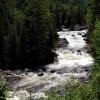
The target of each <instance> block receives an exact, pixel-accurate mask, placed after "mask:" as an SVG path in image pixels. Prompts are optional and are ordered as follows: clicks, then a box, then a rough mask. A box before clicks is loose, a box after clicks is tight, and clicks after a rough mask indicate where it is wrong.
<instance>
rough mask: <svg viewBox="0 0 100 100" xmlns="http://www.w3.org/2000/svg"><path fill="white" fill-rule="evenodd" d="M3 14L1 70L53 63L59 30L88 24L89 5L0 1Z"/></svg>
mask: <svg viewBox="0 0 100 100" xmlns="http://www.w3.org/2000/svg"><path fill="white" fill-rule="evenodd" d="M0 15H1V16H0V68H1V69H9V68H12V69H13V68H25V67H26V66H27V67H29V66H30V67H31V68H33V66H41V65H44V64H47V63H51V62H53V60H54V58H55V57H56V55H55V54H54V52H53V51H52V50H53V49H54V44H55V42H56V40H57V29H61V26H64V27H66V28H72V29H74V26H75V25H76V24H79V25H85V24H86V19H85V15H86V2H84V1H83V0H71V1H70V0H43V1H40V0H9V1H8V0H0ZM13 66H14V67H13Z"/></svg>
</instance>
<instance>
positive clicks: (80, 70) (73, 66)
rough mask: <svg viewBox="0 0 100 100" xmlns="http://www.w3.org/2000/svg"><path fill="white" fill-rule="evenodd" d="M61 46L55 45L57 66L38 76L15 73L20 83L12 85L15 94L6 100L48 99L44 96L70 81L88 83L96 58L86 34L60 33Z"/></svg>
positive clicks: (77, 32) (51, 65) (48, 67)
mask: <svg viewBox="0 0 100 100" xmlns="http://www.w3.org/2000/svg"><path fill="white" fill-rule="evenodd" d="M57 34H58V35H59V42H58V43H57V44H56V50H55V51H54V52H55V53H56V54H57V58H56V60H55V61H54V63H51V64H48V65H46V66H44V67H45V68H46V71H45V72H43V75H41V76H39V75H38V74H37V72H33V71H28V70H27V71H26V72H27V73H26V72H24V71H23V72H19V73H18V74H16V73H14V72H12V73H13V75H14V76H17V77H20V80H18V81H16V82H12V83H13V84H12V92H9V95H10V98H7V100H29V98H30V95H31V99H32V100H36V99H39V98H41V97H44V98H47V96H45V92H46V91H49V90H50V88H51V87H57V86H58V85H61V86H63V85H64V84H66V83H67V82H68V81H70V80H71V79H73V80H74V81H76V82H77V81H81V82H88V80H89V79H88V77H89V71H90V70H91V65H92V64H93V58H92V57H91V55H90V54H89V53H88V52H89V50H90V49H89V46H88V44H87V41H86V39H87V36H86V35H87V30H82V31H68V30H67V29H66V30H63V31H59V32H57Z"/></svg>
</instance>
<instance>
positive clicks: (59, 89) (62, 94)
mask: <svg viewBox="0 0 100 100" xmlns="http://www.w3.org/2000/svg"><path fill="white" fill-rule="evenodd" d="M56 92H57V93H58V94H59V95H60V96H62V97H63V96H65V94H64V91H63V89H62V87H61V86H57V87H56Z"/></svg>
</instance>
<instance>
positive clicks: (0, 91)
mask: <svg viewBox="0 0 100 100" xmlns="http://www.w3.org/2000/svg"><path fill="white" fill-rule="evenodd" d="M5 96H6V88H5V86H4V84H3V82H2V80H1V78H0V100H6V98H5Z"/></svg>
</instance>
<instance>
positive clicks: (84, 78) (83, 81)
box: [78, 77, 89, 83]
mask: <svg viewBox="0 0 100 100" xmlns="http://www.w3.org/2000/svg"><path fill="white" fill-rule="evenodd" d="M78 79H79V81H80V82H82V83H87V82H88V81H89V78H88V77H80V78H78Z"/></svg>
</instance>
